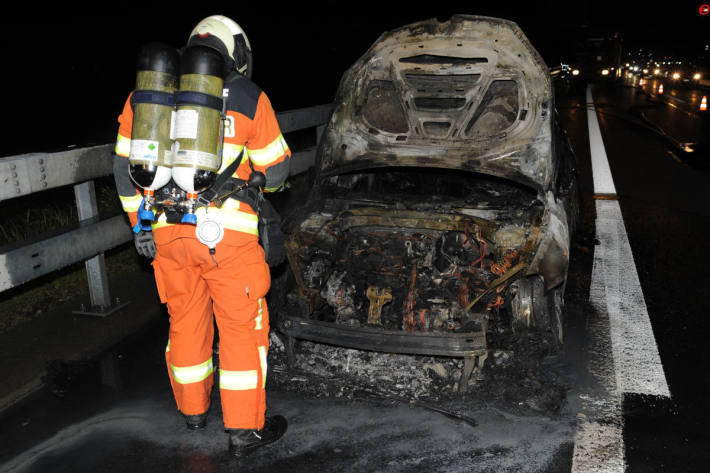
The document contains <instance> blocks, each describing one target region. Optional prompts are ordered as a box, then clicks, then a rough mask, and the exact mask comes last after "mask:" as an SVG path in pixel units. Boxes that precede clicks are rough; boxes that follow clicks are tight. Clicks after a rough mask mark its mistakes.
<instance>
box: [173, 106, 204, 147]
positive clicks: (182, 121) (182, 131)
mask: <svg viewBox="0 0 710 473" xmlns="http://www.w3.org/2000/svg"><path fill="white" fill-rule="evenodd" d="M197 123H198V116H197V110H190V109H187V110H178V111H177V116H176V120H175V139H181V138H183V139H189V140H195V139H197Z"/></svg>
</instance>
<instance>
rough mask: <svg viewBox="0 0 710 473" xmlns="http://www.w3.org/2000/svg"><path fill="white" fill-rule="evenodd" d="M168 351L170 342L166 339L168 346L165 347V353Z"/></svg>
mask: <svg viewBox="0 0 710 473" xmlns="http://www.w3.org/2000/svg"><path fill="white" fill-rule="evenodd" d="M169 351H170V340H169V339H168V344H167V345H166V347H165V353H167V352H169Z"/></svg>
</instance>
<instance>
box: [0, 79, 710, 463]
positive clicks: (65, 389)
mask: <svg viewBox="0 0 710 473" xmlns="http://www.w3.org/2000/svg"><path fill="white" fill-rule="evenodd" d="M594 94H595V95H594V97H595V102H596V103H597V104H598V105H597V107H598V110H599V113H598V115H599V121H600V126H601V130H602V135H603V137H604V144H605V146H606V148H607V154H608V157H609V162H610V167H611V171H612V174H613V176H614V182H615V184H616V188H617V191H618V194H619V203H620V207H621V210H622V213H623V217H624V222H625V224H626V228H627V231H628V237H629V242H630V244H631V248H632V251H633V254H634V258H635V261H636V266H637V270H638V274H639V279H640V282H641V286H642V289H643V292H644V295H645V300H646V304H647V306H648V312H649V315H650V317H651V322H652V325H653V329H654V332H655V335H656V339H657V341H658V345H659V351H660V355H661V359H662V361H663V364H664V368H665V373H666V376H667V378H668V381H669V384H670V390H671V393H672V395H673V398H672V399H671V400H666V399H661V398H651V397H643V396H633V395H627V396H625V397H624V398H623V399H622V401H623V405H622V406H621V407H622V408H623V413H624V417H623V428H624V437H623V440H624V444H625V460H626V464H627V470H628V471H639V472H641V471H684V472H685V471H703V470H704V467H703V466H704V465H705V461H706V460H707V456H708V454H707V453H705V449H704V446H705V445H707V443H708V440H709V439H708V438H707V437H708V434H707V433H706V429H705V426H706V425H707V421H708V420H710V418H709V417H710V416H709V415H708V412H707V409H705V393H706V392H707V390H708V387H709V386H708V383H710V380H709V378H708V377H707V376H706V375H705V374H704V372H703V371H702V369H698V367H699V365H700V363H701V360H703V359H704V351H703V347H704V334H705V333H706V332H707V328H708V327H707V325H708V322H707V316H706V315H707V314H706V310H705V306H706V304H704V303H703V299H702V296H703V295H704V288H706V287H708V279H707V276H705V275H704V273H705V272H706V271H704V268H703V264H702V262H703V259H705V260H706V259H707V258H704V255H707V254H708V250H710V248H709V247H708V246H709V244H708V243H707V238H704V237H703V236H704V235H707V234H708V231H710V220H709V219H708V213H709V212H710V211H709V210H708V208H707V202H709V201H710V199H708V197H710V196H708V195H707V193H708V192H710V188H708V186H705V185H704V183H705V181H706V179H707V172H706V171H705V170H704V168H702V167H698V166H692V165H690V164H688V163H687V162H685V161H684V159H685V158H687V156H685V155H676V156H677V157H678V158H679V159H678V160H676V159H674V158H673V157H672V156H671V155H669V151H674V150H673V148H672V143H669V141H668V140H667V139H666V138H664V137H663V136H662V135H660V134H659V133H658V132H657V131H654V130H653V129H652V128H648V127H646V128H644V127H642V126H641V123H642V120H640V118H639V116H638V114H636V113H635V111H634V107H641V106H643V107H644V108H643V109H644V111H645V112H646V116H647V118H649V119H653V120H658V122H657V123H658V124H663V125H664V126H666V127H667V128H668V125H669V123H672V120H675V119H676V118H677V117H678V115H677V113H678V109H676V108H673V107H668V106H661V105H655V104H649V102H648V101H647V97H646V96H645V95H644V94H642V93H639V90H638V89H637V88H633V87H624V86H619V85H614V86H612V85H609V86H602V85H599V86H597V87H595V89H594ZM599 104H604V105H602V106H600V105H599ZM649 105H650V106H649ZM557 107H558V109H559V112H560V117H561V119H562V121H563V123H564V124H565V125H566V126H567V129H568V133H569V136H570V140H571V141H572V145H573V147H574V148H575V151H576V152H577V157H578V160H579V171H580V182H581V184H582V189H583V191H584V192H583V228H582V230H581V231H580V234H579V235H578V236H577V238H576V239H575V241H574V244H573V249H572V254H571V268H570V274H569V282H568V290H567V294H566V321H565V329H566V341H565V349H564V352H563V354H562V355H561V356H559V357H558V358H556V359H552V360H548V361H547V362H546V363H545V364H544V365H543V366H542V368H544V369H545V370H548V371H549V372H550V373H553V376H554V379H555V380H556V381H557V382H559V383H560V384H562V385H564V386H565V389H564V397H563V402H562V403H561V405H560V408H559V409H547V410H546V409H539V408H538V409H536V408H534V406H532V407H531V404H530V403H528V402H526V401H529V399H530V397H529V396H525V394H527V395H529V394H530V391H529V390H528V391H525V390H524V389H508V390H506V389H505V388H504V386H505V385H503V384H496V379H497V378H496V376H499V375H497V374H496V373H495V372H489V373H484V374H485V375H486V376H487V378H486V379H487V381H488V382H490V384H489V386H496V387H497V388H498V389H497V390H496V391H495V392H490V394H491V395H490V397H488V398H486V397H481V396H476V395H475V390H474V392H472V393H469V394H467V395H465V396H463V397H462V398H459V399H454V400H449V401H448V403H442V404H440V405H441V406H443V407H445V408H447V409H451V410H453V411H455V412H456V413H458V414H460V415H465V416H466V417H467V418H471V419H474V420H475V423H476V425H471V423H467V422H464V421H462V420H460V419H456V418H452V417H450V416H447V415H444V414H442V413H441V412H437V411H435V410H432V409H427V408H426V406H423V405H422V404H410V403H408V402H406V400H404V401H403V400H401V399H400V400H394V399H392V398H389V399H388V398H385V397H380V398H377V397H372V396H370V397H367V396H358V395H343V396H340V397H336V396H330V395H328V396H326V395H325V393H322V394H321V395H318V394H317V393H313V392H312V391H310V390H308V389H302V383H303V382H308V380H307V379H306V380H305V381H302V380H301V381H297V382H296V381H293V382H292V383H291V384H289V382H280V383H278V384H274V383H272V384H270V385H269V387H268V405H269V409H270V411H271V412H273V413H280V414H283V415H285V416H286V417H287V418H288V420H289V430H288V431H287V433H286V435H285V436H284V438H283V439H282V440H281V441H279V442H278V443H276V444H273V445H270V446H268V447H265V448H263V449H261V450H259V451H257V452H256V453H254V454H253V455H252V456H250V457H248V459H247V460H242V461H235V460H231V459H230V458H228V456H227V436H226V434H225V432H224V430H223V428H222V426H221V421H220V413H219V399H218V392H216V391H215V393H214V394H213V403H212V409H211V412H210V419H209V424H208V427H207V429H205V430H203V431H198V432H191V431H187V430H186V429H185V426H184V423H183V421H182V418H181V417H180V415H179V414H178V413H177V411H176V409H175V406H174V401H173V399H172V395H171V392H170V388H169V384H168V380H167V373H166V371H165V366H164V346H165V341H166V337H167V319H166V317H165V316H164V313H162V312H160V310H159V308H157V306H156V304H155V300H152V302H150V303H146V304H143V305H139V307H141V308H143V309H145V310H150V311H152V312H151V313H152V314H154V316H153V317H151V318H148V319H147V320H146V322H145V324H144V325H143V326H142V327H143V328H142V329H141V330H136V331H133V332H131V331H128V332H130V334H129V333H128V332H127V334H125V335H124V336H122V337H120V341H119V340H116V339H113V340H112V341H108V339H107V341H106V342H105V344H104V345H103V346H104V350H103V351H102V350H94V352H93V353H91V354H88V353H85V354H84V355H83V356H76V357H74V358H72V357H68V356H67V355H64V354H62V352H61V351H58V352H56V354H54V356H50V357H49V358H47V359H44V360H40V361H38V362H37V364H35V365H33V366H32V367H31V368H28V370H30V369H31V370H34V371H33V373H34V376H33V377H31V379H40V380H42V381H41V383H40V384H41V385H42V386H43V387H42V388H41V389H39V390H37V391H35V392H34V394H32V395H30V396H29V397H27V398H26V399H24V400H23V401H21V402H17V403H15V404H14V405H13V406H12V407H10V408H8V409H5V410H4V411H2V413H0V423H2V425H3V429H2V431H1V432H0V471H2V472H10V471H12V472H39V471H42V472H48V471H51V472H84V471H87V472H88V471H91V472H113V471H134V472H143V471H146V472H147V471H151V472H163V471H164V472H222V471H251V472H266V471H269V472H281V471H283V472H286V471H289V472H306V471H308V472H314V471H337V470H339V471H343V472H361V471H362V472H365V471H368V472H370V471H387V472H389V471H393V472H400V471H401V472H404V471H406V472H432V471H441V472H488V471H491V472H493V471H495V472H514V471H515V472H517V471H525V472H557V471H559V472H562V471H570V470H571V469H572V462H573V460H572V457H573V450H574V442H575V438H576V435H577V429H578V426H579V423H580V419H584V418H585V416H587V415H593V414H594V413H593V412H592V411H590V407H589V405H588V404H590V402H589V401H590V400H594V399H602V398H604V396H605V395H606V394H607V387H606V386H605V385H604V382H603V381H604V378H603V373H605V372H608V371H609V370H610V369H612V368H613V366H612V362H611V360H610V359H609V353H608V341H606V340H607V339H608V334H607V331H608V328H607V327H605V325H604V323H603V322H604V321H603V320H600V319H599V318H598V317H597V315H596V314H594V312H593V310H592V309H591V307H590V304H589V285H590V275H591V265H592V258H593V252H594V245H595V241H594V217H595V215H594V202H593V200H592V198H591V193H592V192H591V189H592V185H591V166H590V163H589V149H588V148H589V145H588V141H587V140H588V138H587V136H588V135H587V128H586V127H587V124H586V118H585V117H586V105H585V99H584V91H583V90H577V91H574V92H573V93H571V94H570V95H562V96H560V97H558V100H557ZM684 116H685V117H686V118H683V119H682V120H686V119H691V117H689V116H688V115H687V114H684ZM677 119H678V120H681V118H677ZM678 123H680V122H678ZM690 123H691V124H692V126H697V122H693V121H691V122H690ZM678 126H680V125H678ZM680 127H681V128H682V129H683V130H685V131H686V132H687V131H688V130H689V128H688V126H680ZM691 130H692V128H691ZM690 133H691V134H690V135H688V139H693V140H694V141H701V140H702V139H703V138H704V136H705V135H701V136H699V135H692V133H693V132H692V131H691V132H690ZM683 139H684V140H685V139H686V138H685V137H684V138H683ZM695 159H700V158H697V157H696V158H695ZM134 307H135V306H134ZM156 310H157V312H156ZM156 314H157V315H156ZM161 314H162V315H161ZM125 316H127V314H126V313H120V312H119V313H117V314H114V315H113V316H111V317H112V319H113V318H119V317H125ZM114 320H115V319H114ZM118 320H120V319H118ZM98 322H101V321H98ZM103 322H109V320H108V319H107V320H104V321H103ZM72 323H75V322H72ZM113 323H116V322H113ZM95 325H98V324H95ZM56 330H61V327H60V328H57V329H56ZM64 330H68V329H67V328H66V327H65V328H64ZM55 333H61V332H55ZM84 336H85V337H86V336H87V335H84ZM25 350H27V351H28V352H30V351H37V350H39V351H41V348H38V347H37V345H35V346H33V347H29V346H26V348H25ZM14 356H15V357H18V354H17V353H15V354H14ZM48 356H49V355H48ZM20 358H21V356H20ZM52 361H53V363H50V362H52ZM3 363H5V364H7V363H6V360H3ZM277 366H278V360H276V362H275V363H272V364H271V369H272V370H273V369H274V368H275V367H277ZM521 376H522V378H521V380H520V383H519V384H520V385H523V384H525V377H526V376H527V377H528V378H530V377H532V378H534V377H535V376H540V374H539V373H535V372H528V373H525V374H523V375H521ZM532 378H530V379H532ZM336 381H337V380H336ZM539 385H540V383H538V385H537V386H539ZM299 386H301V388H299ZM581 413H583V414H582V416H581V417H580V414H581Z"/></svg>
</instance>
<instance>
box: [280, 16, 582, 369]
mask: <svg viewBox="0 0 710 473" xmlns="http://www.w3.org/2000/svg"><path fill="white" fill-rule="evenodd" d="M314 175H315V177H314V183H313V186H312V188H311V190H310V193H309V197H308V200H307V202H306V203H305V204H304V205H302V206H301V207H300V208H299V209H298V210H296V211H295V212H293V213H292V214H291V215H289V217H288V218H287V219H286V221H285V226H284V228H285V230H286V235H287V243H286V249H287V255H288V262H289V267H290V277H291V284H290V286H289V287H288V288H287V290H286V296H285V300H284V306H283V307H282V308H280V310H278V320H277V321H276V326H277V327H278V330H279V331H280V332H282V333H283V334H285V335H286V337H287V339H288V340H289V341H290V342H292V341H293V340H294V339H304V340H310V341H312V342H319V343H325V344H330V345H336V346H341V347H349V348H356V349H360V350H371V351H380V352H388V353H407V354H424V355H438V356H446V357H463V358H465V359H466V360H467V362H468V363H467V366H468V368H467V369H468V370H469V372H470V369H471V367H472V366H473V365H475V363H477V362H480V361H481V360H483V359H485V356H486V354H487V353H489V352H490V351H491V350H506V349H514V346H511V345H515V343H516V341H517V340H518V339H520V338H521V337H523V336H525V335H526V334H533V335H535V336H537V339H538V340H540V345H541V346H542V347H544V350H545V351H546V352H547V353H549V352H554V351H556V350H558V349H559V347H560V344H561V343H562V341H563V333H562V304H563V293H564V288H565V281H566V277H567V267H568V259H569V247H570V233H571V231H572V229H573V228H572V227H573V222H574V219H575V218H576V217H575V215H576V198H575V195H576V191H577V189H576V180H575V170H574V155H573V154H572V151H571V148H570V147H569V143H568V141H567V139H566V135H564V133H563V131H562V130H561V129H560V128H559V126H558V124H557V122H556V119H555V111H554V97H553V88H552V82H551V78H550V75H549V70H548V68H547V66H546V65H545V63H544V62H543V60H542V58H541V57H540V55H539V54H538V52H537V51H536V50H535V49H534V48H533V47H532V46H531V44H530V43H529V42H528V40H527V39H526V37H525V35H524V34H523V32H522V31H521V30H520V28H519V27H518V26H517V25H516V24H515V23H513V22H511V21H507V20H502V19H496V18H488V17H477V16H454V17H452V18H451V19H450V20H449V21H446V22H439V21H437V20H429V21H423V22H419V23H415V24H411V25H408V26H405V27H402V28H399V29H396V30H393V31H389V32H386V33H384V34H382V35H381V36H380V38H379V39H378V40H377V41H376V42H375V43H374V44H373V45H372V46H371V48H370V49H369V50H368V51H367V53H366V54H365V55H364V56H362V57H361V58H360V59H359V60H358V61H357V62H356V63H355V64H354V65H353V66H352V67H351V68H350V69H349V70H348V71H347V72H346V73H345V75H344V76H343V78H342V80H341V83H340V87H339V90H338V93H337V96H336V100H335V102H334V108H333V112H332V115H331V118H330V120H329V123H328V125H327V128H326V130H325V131H324V133H323V136H322V138H321V141H320V142H319V146H318V151H317V157H316V169H315V174H314ZM291 351H292V348H291Z"/></svg>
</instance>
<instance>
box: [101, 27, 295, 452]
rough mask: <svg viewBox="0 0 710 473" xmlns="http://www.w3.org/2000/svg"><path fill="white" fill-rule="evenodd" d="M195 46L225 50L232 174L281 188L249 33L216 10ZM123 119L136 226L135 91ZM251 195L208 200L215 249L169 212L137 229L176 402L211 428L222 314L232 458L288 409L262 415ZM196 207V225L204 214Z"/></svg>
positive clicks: (122, 165) (227, 156) (276, 426)
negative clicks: (166, 318)
mask: <svg viewBox="0 0 710 473" xmlns="http://www.w3.org/2000/svg"><path fill="white" fill-rule="evenodd" d="M197 45H202V46H207V47H209V48H211V49H213V50H216V51H218V52H219V53H220V54H221V55H222V57H223V59H224V61H225V65H226V68H227V69H228V70H229V73H228V74H227V75H226V76H225V78H224V93H223V97H224V100H225V101H226V120H224V132H223V133H222V135H223V143H222V163H221V168H220V169H222V170H223V169H225V168H227V167H228V166H229V165H230V164H231V163H232V162H234V161H235V160H236V159H238V158H239V159H240V161H241V162H240V163H239V165H238V167H237V169H236V172H234V174H233V177H234V178H237V179H241V180H247V179H248V178H249V176H250V174H251V173H252V172H256V171H259V172H262V173H263V174H264V175H265V177H266V183H265V185H264V189H263V190H264V192H274V191H278V190H280V189H281V188H282V186H283V184H284V182H285V179H286V178H287V176H288V171H289V160H290V158H291V152H290V150H289V148H288V146H287V144H286V142H285V140H284V138H283V136H282V134H281V131H280V129H279V125H278V123H277V121H276V115H275V113H274V110H273V108H272V106H271V103H270V102H269V99H268V98H267V96H266V94H265V93H264V92H263V91H262V90H261V89H260V88H259V87H258V86H257V85H255V84H254V83H253V82H252V81H251V80H250V77H251V73H252V68H251V65H252V54H251V47H250V44H249V41H248V39H247V37H246V35H245V33H244V31H243V30H242V29H241V28H240V27H239V25H238V24H237V23H235V22H234V21H232V20H231V19H229V18H227V17H224V16H220V15H215V16H210V17H207V18H205V19H203V20H202V21H200V22H199V23H198V24H197V26H196V27H195V28H194V30H193V31H192V33H191V34H190V36H189V39H188V42H187V45H186V48H189V47H192V46H197ZM118 121H119V130H118V138H117V143H116V150H115V151H116V156H115V158H114V175H115V179H116V186H117V188H118V192H119V197H120V200H121V202H122V205H123V209H124V211H125V212H126V213H127V214H128V218H129V219H130V221H131V225H134V226H135V225H137V224H138V217H137V211H138V210H139V208H140V206H141V202H142V195H141V193H140V192H139V191H138V189H137V188H136V186H135V185H134V184H133V182H132V181H131V179H130V176H129V173H128V160H127V159H126V158H128V157H129V152H130V149H131V132H132V122H133V108H132V106H131V102H130V97H129V100H127V101H126V104H125V106H124V108H123V112H122V114H121V115H120V116H119V119H118ZM250 203H251V202H249V203H248V202H245V201H241V200H238V199H236V198H235V199H232V198H229V199H226V201H225V202H224V203H223V204H222V205H221V207H217V206H215V205H214V204H210V206H209V208H208V209H207V210H209V215H210V216H212V217H217V218H218V220H219V221H220V223H221V225H222V227H223V229H224V236H223V237H222V239H221V241H220V242H219V243H218V244H217V245H216V247H215V248H214V250H210V249H208V248H207V247H206V246H205V245H204V244H202V243H201V242H200V241H198V239H197V238H196V235H195V225H193V224H189V223H180V222H178V223H171V222H170V221H169V220H170V219H168V218H167V217H166V214H165V213H163V214H160V215H159V216H158V217H157V218H156V219H155V221H153V222H152V225H151V227H152V231H139V232H138V233H137V234H136V236H135V244H136V249H137V251H138V252H139V253H140V254H141V255H143V256H146V257H150V258H154V259H153V262H152V265H153V269H154V273H155V280H156V286H157V289H158V293H159V296H160V300H161V302H163V303H167V308H168V312H169V314H170V330H169V339H168V343H167V347H166V353H165V357H166V362H167V367H168V374H169V377H170V383H171V385H172V389H173V394H174V397H175V401H176V403H177V408H178V410H179V411H180V412H181V413H182V414H183V415H184V418H185V421H186V424H187V427H188V428H189V429H193V430H195V429H202V428H204V427H205V425H206V421H207V413H208V410H209V407H210V393H211V390H212V387H213V377H214V370H215V362H214V361H213V356H212V355H213V337H214V323H213V321H216V325H217V328H218V332H219V350H218V351H219V355H218V356H219V377H218V379H219V389H220V398H221V404H222V412H223V422H224V426H225V428H226V429H227V432H228V433H229V452H230V454H231V455H232V456H235V457H241V456H243V455H246V454H248V453H250V452H251V451H253V450H254V449H256V448H258V447H260V446H262V445H265V444H268V443H271V442H273V441H275V440H278V439H279V438H280V437H281V436H282V435H283V434H284V432H285V431H286V426H287V422H286V419H285V418H283V417H282V416H279V415H274V416H270V417H266V416H265V411H266V399H265V383H266V372H267V366H266V359H267V352H268V346H269V315H268V309H267V305H266V300H265V296H266V293H267V292H268V290H269V288H270V285H271V276H270V272H269V266H268V265H267V263H266V262H265V255H264V250H263V248H262V246H261V245H260V244H259V239H258V230H257V224H258V217H257V214H256V212H255V209H254V208H253V203H251V205H250ZM203 210H205V209H203ZM196 213H197V220H198V223H199V221H200V219H201V218H202V217H203V216H204V215H205V213H204V212H202V213H200V212H196ZM173 222H174V220H173Z"/></svg>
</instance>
